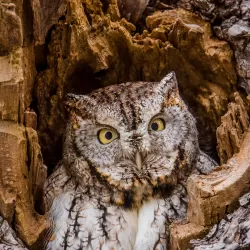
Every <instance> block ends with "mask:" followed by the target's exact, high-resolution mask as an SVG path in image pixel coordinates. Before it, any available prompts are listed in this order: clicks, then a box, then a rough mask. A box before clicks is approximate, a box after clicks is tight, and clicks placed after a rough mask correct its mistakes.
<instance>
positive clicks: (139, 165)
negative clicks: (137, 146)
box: [135, 151, 142, 169]
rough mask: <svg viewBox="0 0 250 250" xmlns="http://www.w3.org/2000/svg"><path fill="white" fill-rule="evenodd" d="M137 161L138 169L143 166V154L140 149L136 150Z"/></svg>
mask: <svg viewBox="0 0 250 250" xmlns="http://www.w3.org/2000/svg"><path fill="white" fill-rule="evenodd" d="M135 163H136V165H137V167H138V169H141V168H142V156H141V154H140V153H139V152H138V151H137V152H136V155H135Z"/></svg>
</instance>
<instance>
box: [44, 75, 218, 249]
mask: <svg viewBox="0 0 250 250" xmlns="http://www.w3.org/2000/svg"><path fill="white" fill-rule="evenodd" d="M67 105H68V109H69V111H70V120H69V123H68V126H67V130H66V136H65V142H64V151H63V159H62V162H61V164H60V165H59V166H58V168H57V169H56V171H55V172H54V173H53V174H52V175H51V176H50V178H49V179H48V182H47V187H46V189H47V191H46V199H47V203H48V204H49V206H51V207H50V215H51V219H52V221H53V224H54V226H53V234H52V236H51V239H50V241H49V243H48V246H47V249H51V250H56V249H58V250H59V249H82V250H83V249H84V250H85V249H86V250H87V249H93V250H98V249H102V250H112V249H115V250H119V249H124V250H130V249H131V250H139V249H140V250H153V249H158V250H160V249H167V242H168V225H169V224H170V223H171V222H172V221H173V220H182V219H184V218H185V215H186V210H187V194H186V187H185V186H186V180H187V178H188V176H189V175H190V174H191V173H194V172H195V173H208V172H209V171H211V170H212V169H213V168H214V166H215V162H214V161H213V160H212V159H210V158H209V157H208V156H207V155H205V154H204V153H202V152H201V151H200V149H199V145H198V138H197V129H196V126H195V119H194V118H193V116H192V115H191V113H190V112H189V111H188V110H187V107H186V105H185V104H184V102H183V101H182V99H181V98H180V96H179V93H178V87H177V82H176V79H175V75H174V74H173V73H170V74H168V75H167V76H166V77H165V78H164V79H163V80H162V81H161V82H160V83H152V82H146V83H145V82H137V83H126V84H119V85H113V86H109V87H106V88H103V89H99V90H96V91H94V92H92V93H91V94H90V95H88V96H74V95H70V96H69V100H68V102H67Z"/></svg>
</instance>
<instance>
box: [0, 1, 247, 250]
mask: <svg viewBox="0 0 250 250" xmlns="http://www.w3.org/2000/svg"><path fill="white" fill-rule="evenodd" d="M249 22H250V3H249V1H247V0H234V1H233V0H232V1H213V0H192V1H188V0H179V1H178V0H162V1H157V0H153V1H146V0H138V1H131V0H117V1H116V0H110V1H108V0H70V1H66V0H56V1H45V0H16V1H12V0H0V152H1V153H0V215H1V216H2V218H3V219H1V221H0V234H1V235H3V237H0V247H2V246H1V244H4V242H6V241H8V242H10V243H11V244H12V249H25V248H27V249H42V244H43V241H44V238H46V233H47V230H48V227H49V222H48V221H47V219H46V213H45V208H44V204H43V184H44V181H45V179H46V176H47V174H51V172H52V171H53V169H54V167H55V165H56V164H57V162H58V161H59V160H60V158H61V149H62V141H63V133H64V129H65V122H66V120H67V116H66V112H65V108H64V98H65V94H66V93H68V92H73V93H77V94H86V93H89V92H90V91H92V90H94V89H97V88H99V87H103V86H107V85H111V84H116V83H121V82H127V81H138V80H141V81H158V80H160V79H161V78H162V77H163V76H165V75H166V74H167V73H168V72H170V71H175V72H176V75H177V79H178V82H179V88H180V92H181V95H182V96H183V98H184V100H185V101H186V102H187V103H188V105H189V107H190V110H191V112H192V113H193V114H194V115H195V116H196V118H197V121H198V128H199V132H200V145H201V148H202V149H203V150H205V151H207V152H208V153H210V154H211V155H212V156H214V157H215V158H217V159H220V163H221V166H220V167H219V168H218V169H217V170H216V171H214V172H213V173H211V174H210V175H208V176H202V177H197V176H191V177H190V179H189V180H188V192H189V196H190V200H189V210H188V218H187V221H186V223H184V224H172V229H171V237H170V244H171V249H188V248H189V247H191V246H192V245H191V244H190V243H189V242H190V240H191V239H196V238H201V237H203V236H204V235H205V234H206V233H207V232H208V231H209V229H210V228H211V227H212V226H213V225H214V224H216V223H218V222H219V221H220V220H221V219H222V221H221V224H219V225H218V226H215V227H213V229H212V231H211V232H210V233H209V235H208V236H207V237H205V238H204V239H203V240H201V241H194V245H193V246H195V248H196V249H237V248H239V246H242V247H245V248H246V247H247V246H248V245H250V242H249V238H250V237H249V236H248V237H245V238H242V235H245V236H246V235H247V232H248V231H247V230H248V228H249V221H248V222H245V219H246V218H247V217H248V218H249V200H248V195H245V196H243V197H242V198H241V200H240V202H239V201H238V199H239V198H240V197H241V196H242V195H243V194H245V193H247V192H249V191H250V186H249V178H250V158H249V155H250V132H249V107H250V95H249V94H250V25H249ZM216 149H217V152H216ZM44 164H45V165H46V166H47V168H46V167H45V165H44ZM238 207H239V208H238ZM237 208H238V210H237ZM249 220H250V218H249ZM9 225H11V227H12V229H11V228H10V227H9ZM230 237H231V238H230ZM229 238H230V239H229ZM225 242H226V243H225ZM216 244H217V245H216ZM218 244H220V245H218ZM223 244H224V245H223ZM218 246H219V247H218ZM227 246H228V248H226V247H227ZM223 247H224V248H223ZM229 247H231V248H229ZM1 249H2V248H1ZM3 249H4V248H3ZM6 249H7V248H6Z"/></svg>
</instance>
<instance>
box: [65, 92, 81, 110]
mask: <svg viewBox="0 0 250 250" xmlns="http://www.w3.org/2000/svg"><path fill="white" fill-rule="evenodd" d="M80 102H81V96H79V95H74V94H71V93H70V94H66V101H65V102H64V104H65V107H66V109H68V110H70V109H75V108H77V107H78V106H79V103H80Z"/></svg>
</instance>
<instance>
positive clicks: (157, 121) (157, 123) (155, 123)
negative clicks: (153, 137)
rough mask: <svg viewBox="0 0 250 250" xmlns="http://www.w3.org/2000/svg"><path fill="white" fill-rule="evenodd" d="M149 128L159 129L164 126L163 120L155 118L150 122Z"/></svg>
mask: <svg viewBox="0 0 250 250" xmlns="http://www.w3.org/2000/svg"><path fill="white" fill-rule="evenodd" d="M150 128H151V129H152V130H154V131H161V130H163V129H164V128H165V121H164V120H163V119H161V118H156V119H154V120H153V121H152V122H151V123H150Z"/></svg>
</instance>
